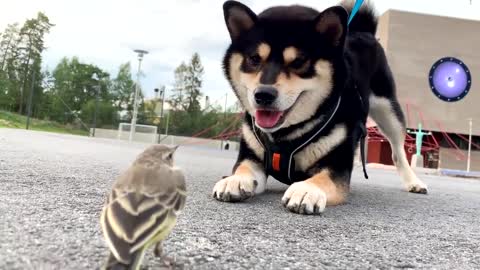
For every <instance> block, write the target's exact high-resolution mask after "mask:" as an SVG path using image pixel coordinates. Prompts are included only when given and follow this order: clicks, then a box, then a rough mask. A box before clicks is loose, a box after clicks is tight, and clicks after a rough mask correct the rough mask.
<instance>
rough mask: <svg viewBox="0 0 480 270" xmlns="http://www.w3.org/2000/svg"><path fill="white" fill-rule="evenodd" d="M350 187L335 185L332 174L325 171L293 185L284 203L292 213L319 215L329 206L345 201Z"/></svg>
mask: <svg viewBox="0 0 480 270" xmlns="http://www.w3.org/2000/svg"><path fill="white" fill-rule="evenodd" d="M347 193H348V185H347V186H345V185H342V184H339V183H335V181H334V179H333V178H332V176H331V174H330V172H329V171H328V170H323V171H321V172H320V173H317V174H315V175H314V176H313V177H311V178H309V179H307V180H305V181H301V182H297V183H294V184H292V185H291V186H290V187H289V188H288V189H287V191H286V192H285V195H283V198H282V203H283V205H284V206H285V207H286V208H287V209H288V210H290V211H292V212H294V213H299V214H319V213H322V212H323V211H324V210H325V207H326V206H327V205H338V204H341V203H343V202H344V201H345V199H346V196H347Z"/></svg>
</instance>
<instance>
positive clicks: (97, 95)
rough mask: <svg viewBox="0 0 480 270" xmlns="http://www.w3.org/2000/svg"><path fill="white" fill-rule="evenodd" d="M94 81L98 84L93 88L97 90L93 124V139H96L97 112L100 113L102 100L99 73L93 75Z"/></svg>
mask: <svg viewBox="0 0 480 270" xmlns="http://www.w3.org/2000/svg"><path fill="white" fill-rule="evenodd" d="M92 79H93V80H94V81H95V82H96V85H94V86H93V89H95V111H93V124H92V137H95V129H96V128H97V112H98V100H99V98H100V96H99V95H100V85H99V84H98V83H99V78H98V75H97V73H93V75H92Z"/></svg>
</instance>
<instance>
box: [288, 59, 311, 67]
mask: <svg viewBox="0 0 480 270" xmlns="http://www.w3.org/2000/svg"><path fill="white" fill-rule="evenodd" d="M306 62H307V59H306V58H305V57H297V58H295V60H293V61H292V62H291V63H290V67H291V68H293V69H301V68H302V67H303V66H304V65H305V63H306Z"/></svg>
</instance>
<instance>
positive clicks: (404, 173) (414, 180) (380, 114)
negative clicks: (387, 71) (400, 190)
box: [370, 95, 427, 194]
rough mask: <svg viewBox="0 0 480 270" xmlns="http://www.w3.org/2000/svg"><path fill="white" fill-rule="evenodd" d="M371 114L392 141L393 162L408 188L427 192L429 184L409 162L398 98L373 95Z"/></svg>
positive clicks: (411, 190) (423, 192) (418, 191)
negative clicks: (417, 174)
mask: <svg viewBox="0 0 480 270" xmlns="http://www.w3.org/2000/svg"><path fill="white" fill-rule="evenodd" d="M395 108H396V110H395ZM370 116H371V117H372V118H373V120H374V121H375V122H376V123H377V124H378V127H379V128H380V130H381V131H382V133H383V134H384V135H385V137H387V139H388V141H389V142H390V146H391V147H392V159H393V162H394V163H395V166H396V167H397V171H398V173H399V174H400V177H401V178H402V180H403V183H404V185H405V187H406V189H407V190H408V191H409V192H413V193H422V194H426V193H427V186H426V185H425V184H424V183H423V182H422V181H421V180H420V179H418V177H417V176H416V174H415V172H414V171H413V170H412V168H411V167H410V165H409V164H408V160H407V155H406V154H405V148H404V142H405V136H406V128H405V124H404V121H403V114H402V112H401V109H400V105H399V104H398V102H397V101H396V99H387V98H383V97H375V96H374V95H372V96H371V97H370Z"/></svg>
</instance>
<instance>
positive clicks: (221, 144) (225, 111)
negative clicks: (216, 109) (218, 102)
mask: <svg viewBox="0 0 480 270" xmlns="http://www.w3.org/2000/svg"><path fill="white" fill-rule="evenodd" d="M227 98H228V93H226V94H225V108H224V112H223V122H224V123H227ZM220 148H221V150H223V138H222V141H221V143H220Z"/></svg>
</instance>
